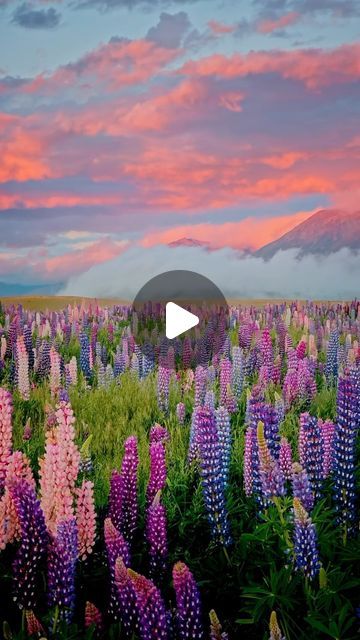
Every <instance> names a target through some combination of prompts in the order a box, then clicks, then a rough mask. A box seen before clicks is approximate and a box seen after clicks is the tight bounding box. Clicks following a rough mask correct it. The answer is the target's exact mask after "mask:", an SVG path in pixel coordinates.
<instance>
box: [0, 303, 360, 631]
mask: <svg viewBox="0 0 360 640" xmlns="http://www.w3.org/2000/svg"><path fill="white" fill-rule="evenodd" d="M162 322H163V312H162V310H161V308H159V307H156V308H155V307H154V311H153V313H152V314H150V316H149V315H148V316H147V317H141V316H139V315H137V314H135V313H134V312H133V311H132V309H131V308H130V307H128V306H126V305H116V306H113V307H105V306H104V307H102V306H100V305H97V304H94V303H82V304H78V305H74V306H70V305H69V306H68V307H66V308H65V309H63V310H62V311H49V312H34V311H28V310H27V309H25V308H23V307H22V306H20V305H19V306H18V305H16V306H15V305H12V306H8V307H6V306H4V305H3V306H2V307H1V308H0V594H1V596H0V619H1V625H2V626H1V629H2V630H1V632H0V633H2V636H3V637H4V638H5V639H6V640H10V639H14V640H15V639H20V638H28V637H32V638H69V639H70V638H71V639H76V638H88V639H91V638H110V639H115V638H119V639H121V640H236V639H237V638H249V639H255V638H256V639H258V640H265V639H266V640H283V639H286V640H295V639H307V640H312V639H315V640H316V639H317V638H319V639H329V638H334V639H341V640H351V639H356V638H358V637H359V628H360V535H359V494H360V488H359V480H360V478H359V472H358V461H359V425H360V343H359V340H360V303H358V302H355V301H354V302H352V303H349V304H330V303H311V302H308V303H305V302H288V303H285V302H284V303H282V304H264V305H263V306H256V305H254V306H252V305H250V304H249V305H247V306H245V305H239V306H235V305H234V306H232V307H231V308H230V313H229V322H228V325H229V326H224V327H223V331H224V332H225V333H226V337H225V340H224V344H223V347H222V349H221V352H220V353H217V354H216V355H214V354H213V344H212V341H213V338H212V333H211V327H210V329H209V331H207V332H206V335H201V334H200V332H198V331H197V330H194V331H192V332H191V333H188V334H186V335H185V337H183V338H177V339H175V340H173V341H171V344H170V343H168V342H167V341H166V340H164V339H161V337H160V334H159V328H160V325H161V323H162ZM140 329H141V331H140ZM140 333H141V336H142V340H145V343H146V348H145V347H144V344H143V345H142V348H141V349H140V348H139V344H138V336H139V335H140Z"/></svg>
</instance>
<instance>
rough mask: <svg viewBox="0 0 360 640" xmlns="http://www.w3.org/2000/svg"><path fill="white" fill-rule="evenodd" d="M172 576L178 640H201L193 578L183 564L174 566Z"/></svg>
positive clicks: (200, 626)
mask: <svg viewBox="0 0 360 640" xmlns="http://www.w3.org/2000/svg"><path fill="white" fill-rule="evenodd" d="M172 575H173V583H174V589H175V596H176V622H177V630H178V636H179V640H203V639H204V628H203V623H202V614H201V603H200V594H199V590H198V587H197V584H196V582H195V580H194V576H193V575H192V573H191V571H190V569H189V568H188V567H187V566H186V564H185V563H184V562H177V563H176V564H175V565H174V568H173V572H172Z"/></svg>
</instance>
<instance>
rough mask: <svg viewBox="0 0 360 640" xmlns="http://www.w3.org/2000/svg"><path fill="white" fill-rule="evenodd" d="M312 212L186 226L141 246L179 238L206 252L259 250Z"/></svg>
mask: <svg viewBox="0 0 360 640" xmlns="http://www.w3.org/2000/svg"><path fill="white" fill-rule="evenodd" d="M313 213H314V211H300V212H299V213H295V214H292V215H289V216H274V217H270V218H244V219H243V220H240V221H238V222H222V223H221V224H209V223H206V222H205V223H200V224H189V225H182V226H178V227H176V226H175V227H172V228H171V229H166V230H163V231H155V232H153V233H149V234H147V235H146V236H145V237H144V238H143V240H142V241H141V244H142V245H143V246H144V247H151V246H153V245H156V244H169V243H171V242H174V241H176V240H178V239H179V238H191V239H192V240H198V241H200V242H205V243H206V245H207V246H208V247H209V248H216V249H219V248H224V247H231V248H233V249H252V250H254V249H259V248H260V247H262V246H264V245H265V244H267V243H268V242H271V241H272V240H277V238H279V237H280V236H282V235H283V234H284V233H287V232H288V231H290V229H293V228H294V227H296V225H298V224H300V223H301V222H304V220H306V219H307V218H309V217H310V216H311V215H313Z"/></svg>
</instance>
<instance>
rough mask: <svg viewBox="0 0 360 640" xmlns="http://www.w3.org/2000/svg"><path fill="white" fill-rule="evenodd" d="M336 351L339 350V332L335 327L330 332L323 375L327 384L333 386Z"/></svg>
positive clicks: (334, 382) (336, 365) (336, 366)
mask: <svg viewBox="0 0 360 640" xmlns="http://www.w3.org/2000/svg"><path fill="white" fill-rule="evenodd" d="M338 351H339V332H338V330H337V329H335V330H334V331H332V332H331V334H330V338H329V343H328V348H327V353H326V365H325V377H326V380H327V383H328V384H329V385H332V386H335V384H336V381H337V377H338Z"/></svg>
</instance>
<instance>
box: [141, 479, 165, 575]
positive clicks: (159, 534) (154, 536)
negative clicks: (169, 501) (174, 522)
mask: <svg viewBox="0 0 360 640" xmlns="http://www.w3.org/2000/svg"><path fill="white" fill-rule="evenodd" d="M160 499H161V493H160V491H158V493H157V494H156V496H155V498H154V500H153V502H152V504H151V505H150V506H149V507H148V509H147V514H146V515H147V518H146V538H147V542H148V545H149V560H150V577H151V578H152V579H153V580H154V581H155V582H156V584H158V585H159V586H161V584H162V582H163V579H164V576H165V571H166V562H167V552H168V550H167V521H166V510H165V507H164V505H163V504H161V502H160Z"/></svg>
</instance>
